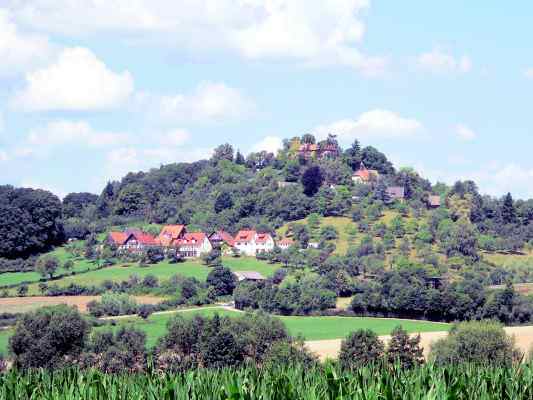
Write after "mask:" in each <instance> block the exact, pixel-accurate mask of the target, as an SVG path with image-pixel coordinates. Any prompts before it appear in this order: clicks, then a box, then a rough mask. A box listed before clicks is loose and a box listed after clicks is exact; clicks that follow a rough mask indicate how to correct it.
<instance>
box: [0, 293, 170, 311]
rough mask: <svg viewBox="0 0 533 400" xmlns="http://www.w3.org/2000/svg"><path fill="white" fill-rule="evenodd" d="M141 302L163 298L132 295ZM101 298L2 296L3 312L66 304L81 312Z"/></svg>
mask: <svg viewBox="0 0 533 400" xmlns="http://www.w3.org/2000/svg"><path fill="white" fill-rule="evenodd" d="M132 297H134V298H135V300H136V301H137V303H139V304H157V303H159V302H161V301H162V300H163V299H162V298H161V297H155V296H132ZM93 300H100V296H54V297H50V296H47V297H45V296H40V297H39V296H35V297H6V298H0V314H1V313H12V314H15V313H25V312H29V311H33V310H36V309H38V308H40V307H45V306H55V305H58V304H66V305H69V306H76V307H77V308H78V310H80V312H86V311H87V303H89V302H91V301H93Z"/></svg>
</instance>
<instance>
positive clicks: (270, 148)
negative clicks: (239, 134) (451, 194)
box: [252, 136, 283, 154]
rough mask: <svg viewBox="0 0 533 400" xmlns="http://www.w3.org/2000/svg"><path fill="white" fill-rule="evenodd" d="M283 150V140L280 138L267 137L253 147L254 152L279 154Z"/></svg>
mask: <svg viewBox="0 0 533 400" xmlns="http://www.w3.org/2000/svg"><path fill="white" fill-rule="evenodd" d="M281 148H283V140H282V139H281V138H280V137H278V136H266V137H265V138H263V139H262V140H261V141H260V142H258V143H256V144H255V145H254V146H253V147H252V151H253V152H259V151H267V152H269V153H274V154H277V152H278V150H280V149H281Z"/></svg>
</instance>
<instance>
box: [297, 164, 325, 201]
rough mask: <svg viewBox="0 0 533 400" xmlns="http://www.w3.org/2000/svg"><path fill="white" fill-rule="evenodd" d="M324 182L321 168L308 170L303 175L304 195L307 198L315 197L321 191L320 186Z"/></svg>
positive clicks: (313, 167)
mask: <svg viewBox="0 0 533 400" xmlns="http://www.w3.org/2000/svg"><path fill="white" fill-rule="evenodd" d="M323 181H324V177H323V176H322V171H321V170H320V167H319V166H317V165H314V166H311V167H309V168H307V169H306V170H305V172H304V173H303V175H302V185H303V187H304V193H305V194H306V195H307V196H313V195H315V194H316V193H317V192H318V190H319V189H320V186H322V182H323Z"/></svg>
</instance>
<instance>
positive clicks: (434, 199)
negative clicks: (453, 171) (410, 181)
mask: <svg viewBox="0 0 533 400" xmlns="http://www.w3.org/2000/svg"><path fill="white" fill-rule="evenodd" d="M428 202H429V205H430V206H432V207H440V204H441V203H440V202H441V200H440V196H439V195H430V196H429V197H428Z"/></svg>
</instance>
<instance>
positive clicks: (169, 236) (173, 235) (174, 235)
mask: <svg viewBox="0 0 533 400" xmlns="http://www.w3.org/2000/svg"><path fill="white" fill-rule="evenodd" d="M185 231H186V229H185V225H165V226H164V227H163V229H161V232H159V235H158V236H157V241H158V242H159V243H161V245H163V246H169V245H170V244H171V243H172V242H173V241H175V240H177V239H179V238H180V237H181V236H182V235H183V233H185Z"/></svg>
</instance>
